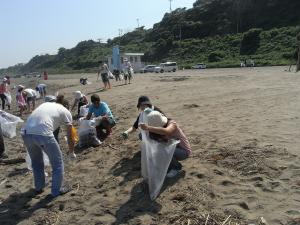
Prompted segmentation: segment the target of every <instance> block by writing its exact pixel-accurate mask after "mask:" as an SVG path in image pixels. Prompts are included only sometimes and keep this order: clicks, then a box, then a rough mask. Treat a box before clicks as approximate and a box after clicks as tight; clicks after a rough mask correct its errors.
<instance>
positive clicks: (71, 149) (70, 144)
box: [67, 125, 74, 155]
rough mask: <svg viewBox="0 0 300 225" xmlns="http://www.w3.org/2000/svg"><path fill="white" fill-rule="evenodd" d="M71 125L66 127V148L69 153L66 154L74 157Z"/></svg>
mask: <svg viewBox="0 0 300 225" xmlns="http://www.w3.org/2000/svg"><path fill="white" fill-rule="evenodd" d="M72 127H73V126H72V125H67V139H68V146H69V152H68V154H73V155H74V141H73V139H72Z"/></svg>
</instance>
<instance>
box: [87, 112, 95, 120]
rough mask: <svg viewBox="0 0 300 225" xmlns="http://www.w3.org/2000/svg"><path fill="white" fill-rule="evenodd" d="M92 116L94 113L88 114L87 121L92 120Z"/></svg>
mask: <svg viewBox="0 0 300 225" xmlns="http://www.w3.org/2000/svg"><path fill="white" fill-rule="evenodd" d="M92 114H93V113H91V112H88V114H87V115H86V119H87V120H89V119H91V117H92Z"/></svg>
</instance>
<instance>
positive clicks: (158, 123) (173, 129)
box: [139, 110, 192, 177]
mask: <svg viewBox="0 0 300 225" xmlns="http://www.w3.org/2000/svg"><path fill="white" fill-rule="evenodd" d="M147 119H148V124H145V123H140V124H139V126H140V128H141V129H143V130H146V131H149V137H150V138H151V139H154V140H156V141H160V142H164V141H165V142H166V141H168V139H177V140H179V141H180V143H179V144H178V145H177V146H176V149H175V152H174V155H173V159H172V161H171V163H170V166H169V169H168V174H167V177H174V176H176V175H177V174H178V173H179V171H180V170H181V169H182V165H181V163H180V162H179V161H182V160H185V159H187V158H188V157H189V156H190V154H191V152H192V148H191V145H190V143H189V141H188V139H187V137H186V136H185V134H184V133H183V131H182V130H181V129H180V127H179V125H178V124H177V123H176V122H175V120H173V119H168V118H167V117H166V116H164V115H163V114H162V113H160V112H158V111H154V110H152V111H150V112H149V113H148V115H147Z"/></svg>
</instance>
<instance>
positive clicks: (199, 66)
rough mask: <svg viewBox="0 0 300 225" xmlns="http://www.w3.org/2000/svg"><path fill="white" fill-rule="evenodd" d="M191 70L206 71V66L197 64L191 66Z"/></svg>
mask: <svg viewBox="0 0 300 225" xmlns="http://www.w3.org/2000/svg"><path fill="white" fill-rule="evenodd" d="M192 69H206V65H205V64H204V63H197V64H196V65H193V66H192Z"/></svg>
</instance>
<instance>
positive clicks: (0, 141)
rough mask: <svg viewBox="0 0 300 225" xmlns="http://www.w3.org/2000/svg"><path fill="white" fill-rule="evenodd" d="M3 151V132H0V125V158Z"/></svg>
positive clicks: (0, 130)
mask: <svg viewBox="0 0 300 225" xmlns="http://www.w3.org/2000/svg"><path fill="white" fill-rule="evenodd" d="M4 152H5V146H4V140H3V134H2V129H1V125H0V158H2V156H3V155H4Z"/></svg>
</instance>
